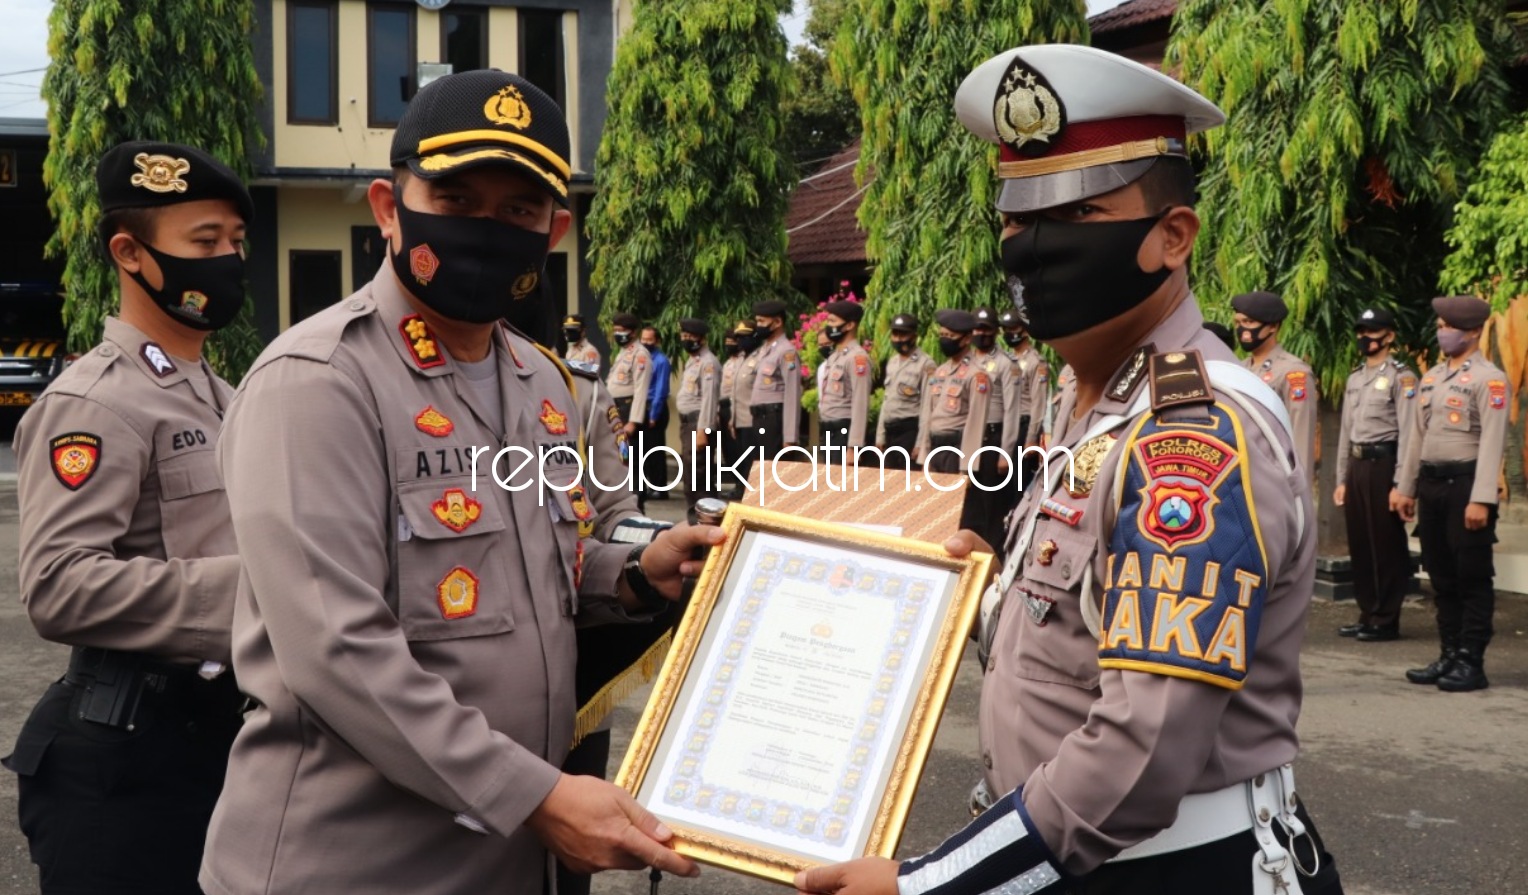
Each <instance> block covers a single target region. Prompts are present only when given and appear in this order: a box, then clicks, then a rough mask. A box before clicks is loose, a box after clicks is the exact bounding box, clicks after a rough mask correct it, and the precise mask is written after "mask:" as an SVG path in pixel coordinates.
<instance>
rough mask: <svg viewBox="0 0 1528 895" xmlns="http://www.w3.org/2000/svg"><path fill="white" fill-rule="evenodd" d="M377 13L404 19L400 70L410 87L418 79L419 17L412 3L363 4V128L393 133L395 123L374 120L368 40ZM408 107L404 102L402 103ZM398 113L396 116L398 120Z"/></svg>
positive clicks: (373, 79)
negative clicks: (406, 24) (395, 14)
mask: <svg viewBox="0 0 1528 895" xmlns="http://www.w3.org/2000/svg"><path fill="white" fill-rule="evenodd" d="M378 10H382V11H385V12H401V13H404V14H406V15H407V16H408V22H409V34H408V41H407V42H408V48H409V55H408V64H407V65H406V66H405V67H404V71H405V72H406V77H408V78H409V82H410V84H413V82H414V80H415V79H416V78H417V77H418V72H419V13H418V9H417V7H416V6H415V5H414V4H413V3H381V2H376V0H368V2H367V4H366V126H367V127H368V128H370V129H372V130H394V129H396V128H397V127H398V122H397V121H386V120H382V119H379V118H377V107H376V95H375V91H374V90H373V89H372V88H373V87H375V86H376V71H375V70H374V68H373V66H372V62H373V60H374V57H375V54H374V53H373V51H372V36H373V34H374V33H375V27H374V25H375V22H376V13H377V11H378ZM404 105H405V106H406V105H408V101H407V100H405V101H404ZM401 114H402V113H401V112H400V116H401Z"/></svg>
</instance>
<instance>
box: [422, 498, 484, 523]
mask: <svg viewBox="0 0 1528 895" xmlns="http://www.w3.org/2000/svg"><path fill="white" fill-rule="evenodd" d="M430 512H432V513H434V514H435V521H437V522H439V523H440V524H441V525H444V526H445V527H447V528H449V529H451V530H452V531H454V532H457V533H461V532H464V531H466V530H467V529H468V528H470V527H471V526H472V523H474V522H476V521H478V518H479V517H481V516H482V515H483V505H482V504H480V503H478V502H477V501H476V500H473V499H472V498H470V497H468V496H467V492H465V491H463V490H462V489H460V488H447V489H446V493H445V495H444V496H443V497H441V499H440V500H437V501H435V502H434V503H433V504H430Z"/></svg>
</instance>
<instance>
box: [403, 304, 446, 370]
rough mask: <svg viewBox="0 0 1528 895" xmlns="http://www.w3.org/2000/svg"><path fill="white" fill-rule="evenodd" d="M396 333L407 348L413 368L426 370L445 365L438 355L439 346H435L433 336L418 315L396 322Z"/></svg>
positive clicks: (440, 355) (441, 356) (442, 356)
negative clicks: (412, 360)
mask: <svg viewBox="0 0 1528 895" xmlns="http://www.w3.org/2000/svg"><path fill="white" fill-rule="evenodd" d="M398 332H399V333H400V334H402V336H403V344H404V345H406V346H407V347H408V350H409V355H410V356H412V357H413V358H414V366H416V367H418V368H419V369H421V370H428V369H430V368H431V367H439V366H442V365H443V364H445V362H446V358H445V355H443V354H441V353H440V348H439V346H437V345H436V344H435V336H434V334H432V333H431V332H430V327H429V326H427V325H426V324H425V322H424V318H423V317H421V316H419V315H418V314H410V315H408V316H407V317H405V318H403V319H402V320H400V321H398Z"/></svg>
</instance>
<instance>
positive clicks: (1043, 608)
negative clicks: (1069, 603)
mask: <svg viewBox="0 0 1528 895" xmlns="http://www.w3.org/2000/svg"><path fill="white" fill-rule="evenodd" d="M1019 593H1021V594H1023V596H1024V612H1025V614H1027V615H1028V616H1029V618H1030V620H1031V621H1033V622H1034V623H1035V624H1036V625H1039V626H1040V627H1042V628H1043V627H1045V617H1046V616H1047V615H1050V611H1051V610H1052V609H1054V608H1056V601H1055V600H1052V599H1051V598H1050V597H1046V596H1041V595H1040V594H1037V593H1035V592H1034V591H1031V590H1020V591H1019Z"/></svg>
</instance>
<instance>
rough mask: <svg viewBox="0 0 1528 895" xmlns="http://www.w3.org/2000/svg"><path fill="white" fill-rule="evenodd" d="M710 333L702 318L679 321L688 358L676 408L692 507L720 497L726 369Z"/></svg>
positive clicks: (687, 497)
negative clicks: (718, 463)
mask: <svg viewBox="0 0 1528 895" xmlns="http://www.w3.org/2000/svg"><path fill="white" fill-rule="evenodd" d="M710 331H711V327H709V326H707V325H706V322H705V321H704V320H701V319H700V318H698V317H686V318H684V319H683V320H680V321H679V344H680V346H681V347H683V348H684V354H685V358H684V369H683V370H682V371H681V373H680V376H679V394H678V395H676V396H675V397H674V406H675V408H677V409H678V411H679V456H680V458H681V461H682V462H681V463H680V467H679V472H680V473H681V474H682V476H683V479H684V500H685V503H686V504H687V505H692V506H693V505H694V503H695V501H697V500H699V499H700V498H702V497H715V496H716V494H717V483H716V476H717V471H716V454H717V451H716V448H717V446H718V443H719V442H720V438H719V434H720V433H719V430H720V427H721V398H722V365H721V362H720V361H718V360H717V359H716V355H714V354H712V353H711V349H710V348H709V347H707V346H706V334H707V333H709V332H710Z"/></svg>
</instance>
